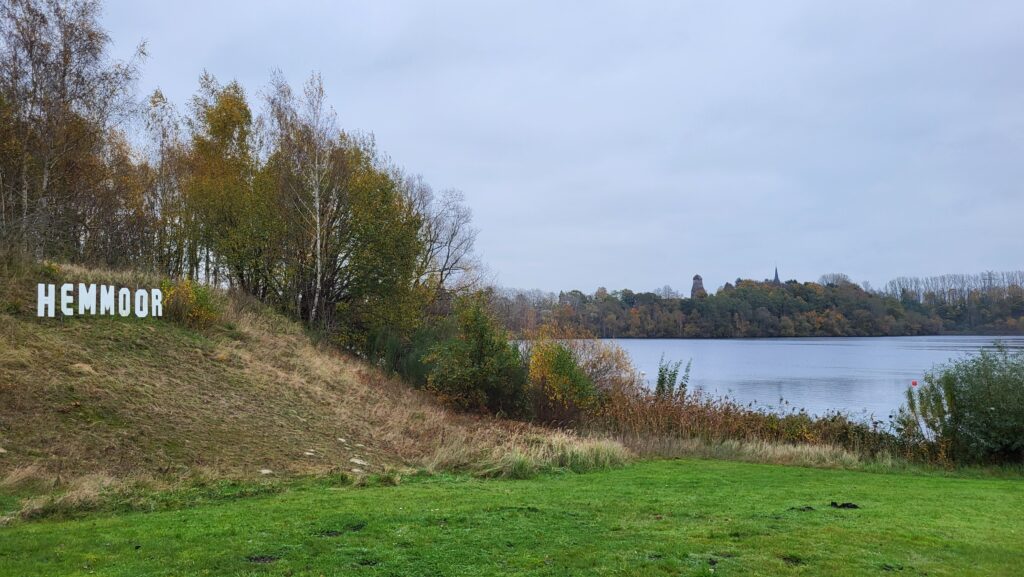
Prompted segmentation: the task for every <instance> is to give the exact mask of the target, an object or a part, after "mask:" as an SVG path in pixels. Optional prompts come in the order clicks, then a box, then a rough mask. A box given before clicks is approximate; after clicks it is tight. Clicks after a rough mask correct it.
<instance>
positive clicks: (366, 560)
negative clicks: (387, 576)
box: [356, 557, 380, 567]
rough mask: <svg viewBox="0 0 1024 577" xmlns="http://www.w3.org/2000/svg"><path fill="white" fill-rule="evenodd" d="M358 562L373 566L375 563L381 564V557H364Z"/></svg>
mask: <svg viewBox="0 0 1024 577" xmlns="http://www.w3.org/2000/svg"><path fill="white" fill-rule="evenodd" d="M356 564H358V565H359V566H360V567H373V566H375V565H379V564H380V559H373V558H370V557H363V558H362V559H360V560H358V561H356Z"/></svg>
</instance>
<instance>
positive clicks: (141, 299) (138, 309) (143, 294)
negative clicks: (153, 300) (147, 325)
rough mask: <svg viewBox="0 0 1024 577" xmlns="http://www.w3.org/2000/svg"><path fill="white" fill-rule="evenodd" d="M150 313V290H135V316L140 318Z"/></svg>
mask: <svg viewBox="0 0 1024 577" xmlns="http://www.w3.org/2000/svg"><path fill="white" fill-rule="evenodd" d="M148 314H149V292H147V291H146V290H145V289H139V290H137V291H135V316H137V317H139V318H140V319H144V318H146V315H148Z"/></svg>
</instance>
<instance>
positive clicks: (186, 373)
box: [0, 266, 626, 500]
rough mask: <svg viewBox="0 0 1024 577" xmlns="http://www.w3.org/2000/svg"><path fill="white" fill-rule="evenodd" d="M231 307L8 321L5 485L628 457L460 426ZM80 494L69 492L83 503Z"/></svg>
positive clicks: (0, 469)
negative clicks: (186, 316)
mask: <svg viewBox="0 0 1024 577" xmlns="http://www.w3.org/2000/svg"><path fill="white" fill-rule="evenodd" d="M52 274H54V275H55V276H58V277H60V278H63V279H67V280H68V281H69V282H78V281H82V282H106V283H111V282H113V283H118V284H126V285H132V284H133V283H140V284H147V283H154V282H157V281H158V279H153V278H150V277H146V276H145V275H136V274H134V273H112V272H103V271H91V270H87V269H82V268H78V267H66V266H61V267H56V268H55V270H54V271H53V272H52ZM32 282H35V281H32ZM221 298H223V299H224V301H223V305H224V306H223V307H222V310H223V313H222V317H223V318H222V319H220V321H219V322H218V323H217V324H216V325H215V326H213V327H211V328H210V329H208V330H206V331H203V332H196V331H193V330H189V329H187V328H183V327H180V326H176V325H174V324H172V323H169V322H167V321H166V320H162V319H117V318H100V317H94V318H71V319H36V318H34V315H30V314H26V313H25V312H24V311H23V312H21V313H12V312H6V313H5V312H2V311H0V423H2V427H0V447H2V448H4V449H5V450H6V453H4V454H2V455H0V475H8V476H10V475H16V474H18V473H16V472H17V471H23V473H20V474H22V475H25V473H24V471H28V470H31V471H33V475H37V476H39V477H41V478H43V479H49V480H50V481H49V482H50V483H54V482H57V481H58V480H65V481H61V482H63V483H64V484H65V487H66V486H67V483H71V482H72V481H68V480H71V479H78V478H83V477H85V478H88V477H87V476H89V475H104V476H106V477H113V478H119V479H129V478H136V477H140V476H142V477H145V476H153V477H160V478H174V477H179V478H183V477H188V476H190V475H194V474H195V473H196V471H204V474H209V475H213V476H219V477H232V478H239V477H240V478H247V477H253V478H259V477H261V473H260V471H261V470H263V469H269V470H271V471H273V475H274V476H275V477H280V476H289V475H306V474H322V473H327V472H332V471H347V470H350V469H352V468H357V466H356V465H353V464H351V463H350V459H353V458H355V459H360V460H362V461H366V462H368V463H369V465H368V466H366V467H358V468H362V469H365V470H367V472H375V473H379V472H381V471H385V470H391V469H394V470H398V469H400V468H408V467H412V468H424V469H430V470H441V469H444V470H464V471H472V472H480V473H486V474H503V473H501V470H502V467H501V466H500V464H501V463H502V462H503V459H505V460H507V459H509V458H510V457H506V456H505V455H509V454H515V455H518V456H526V458H528V459H529V460H530V461H531V463H532V464H531V465H530V468H531V469H532V470H544V469H546V468H553V467H561V466H565V467H568V468H579V469H581V468H583V467H582V465H581V463H583V462H586V461H587V460H588V459H589V461H590V462H591V463H592V464H593V465H595V466H597V465H602V464H605V465H612V464H615V463H618V462H621V461H623V460H624V459H625V458H626V451H625V449H623V448H622V447H621V446H618V445H616V444H610V443H608V442H607V441H603V442H602V441H594V440H592V439H588V438H582V437H580V436H578V435H571V434H568V433H553V432H551V431H550V430H548V429H542V428H538V427H532V426H528V425H524V424H521V423H513V422H508V421H502V420H499V419H493V418H483V417H473V416H466V415H459V414H454V413H452V412H451V411H449V410H447V409H445V408H444V407H442V406H440V405H439V404H438V403H437V402H435V401H434V400H433V399H432V398H431V397H429V396H428V395H426V394H425V393H422V392H420V391H416V390H413V389H411V388H409V387H407V386H406V385H404V384H402V383H400V382H398V381H396V380H394V379H392V378H389V377H387V376H385V375H384V374H382V373H381V372H380V371H378V370H376V369H374V368H373V367H370V366H368V365H367V364H365V363H364V362H362V361H359V360H357V359H354V358H352V357H350V356H347V355H344V354H342V353H340V352H338V351H337V350H334V349H332V348H330V347H326V346H318V345H316V344H314V342H313V341H311V340H310V339H309V338H308V337H307V336H306V334H305V333H304V331H303V329H302V327H301V326H299V325H298V324H297V323H294V322H292V321H289V320H288V319H285V318H283V317H282V316H280V315H278V314H275V313H273V312H271V311H269V310H267V308H266V307H264V306H263V305H262V304H260V303H258V302H256V301H254V300H253V299H251V298H249V297H246V296H244V295H231V296H230V297H227V296H223V297H221ZM31 312H34V310H32V311H31ZM602 455H603V456H602ZM608 455H614V456H608ZM517 474H518V473H517ZM74 482H77V481H74ZM83 491H84V489H83ZM72 493H73V492H72V491H65V493H64V494H65V495H71V496H67V497H66V498H67V499H79V498H81V499H83V500H84V499H85V498H86V493H84V492H83V493H81V494H77V495H72Z"/></svg>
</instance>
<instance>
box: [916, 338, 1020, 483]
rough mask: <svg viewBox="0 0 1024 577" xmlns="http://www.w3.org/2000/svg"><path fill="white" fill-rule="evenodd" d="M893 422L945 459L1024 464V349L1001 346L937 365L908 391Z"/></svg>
mask: <svg viewBox="0 0 1024 577" xmlns="http://www.w3.org/2000/svg"><path fill="white" fill-rule="evenodd" d="M897 422H898V427H899V428H898V430H899V432H900V433H901V434H902V436H903V437H904V438H905V439H908V440H910V441H924V442H930V443H933V444H934V446H935V447H936V450H937V452H938V456H939V458H940V459H943V460H953V461H962V462H1018V463H1019V462H1024V352H1018V353H1015V354H1011V353H1010V352H1008V351H1007V350H1006V349H1005V348H1002V347H1000V348H998V349H997V350H996V351H995V352H990V351H981V353H979V354H978V355H977V356H974V357H968V358H964V359H961V360H958V361H954V362H952V363H949V364H946V365H940V366H938V367H937V368H936V369H934V370H933V371H931V372H929V373H928V374H927V375H925V378H924V383H922V385H921V386H920V387H918V388H917V390H916V391H915V390H913V389H911V390H909V391H907V404H906V405H905V406H904V407H903V408H901V409H900V414H899V417H898V419H897Z"/></svg>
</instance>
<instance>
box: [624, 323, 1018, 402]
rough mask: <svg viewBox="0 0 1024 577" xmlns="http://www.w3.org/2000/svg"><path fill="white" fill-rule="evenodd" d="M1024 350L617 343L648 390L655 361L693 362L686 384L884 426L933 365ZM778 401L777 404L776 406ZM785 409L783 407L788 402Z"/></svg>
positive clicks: (938, 343) (961, 340)
mask: <svg viewBox="0 0 1024 577" xmlns="http://www.w3.org/2000/svg"><path fill="white" fill-rule="evenodd" d="M995 341H999V342H1001V343H1003V344H1004V345H1005V346H1006V347H1007V348H1010V349H1024V337H983V336H966V337H965V336H941V337H856V338H854V337H851V338H845V337H829V338H799V339H721V340H703V339H642V340H641V339H617V340H615V341H614V342H615V343H617V344H618V345H619V346H621V347H622V348H624V349H625V350H626V351H627V352H628V353H629V355H630V357H632V359H633V363H634V364H635V365H636V367H637V368H638V369H639V370H641V371H644V372H645V373H646V377H647V380H648V382H649V383H651V384H652V386H653V382H654V380H655V379H656V378H657V374H658V360H659V359H660V358H661V356H662V355H664V356H665V359H666V360H681V361H683V366H684V367H685V366H686V361H688V360H690V359H692V360H693V366H692V368H691V372H690V386H691V387H697V388H700V389H703V390H704V391H706V392H708V393H710V394H711V395H713V396H716V397H722V396H728V397H730V398H732V399H734V400H736V401H739V402H741V403H743V404H748V403H749V404H752V405H754V406H755V407H758V408H761V409H764V410H780V409H781V410H790V409H793V408H795V409H800V408H802V409H805V410H807V411H808V412H809V413H811V414H815V415H820V414H823V413H825V412H826V411H830V410H839V411H844V412H846V413H848V414H850V415H851V416H853V417H855V418H859V419H866V418H868V417H870V416H872V415H873V416H874V418H876V419H879V420H882V421H887V420H888V418H889V415H890V414H894V413H895V411H896V410H897V409H898V408H899V407H900V405H901V404H903V401H904V399H905V398H906V397H905V395H906V390H907V389H908V388H910V382H911V380H914V379H916V380H918V381H921V380H922V378H923V377H924V374H925V372H927V371H928V370H929V369H931V368H932V366H934V365H935V364H937V363H944V362H946V361H948V360H950V359H956V358H961V357H963V356H965V355H968V354H971V353H976V352H978V351H979V350H980V349H982V348H986V347H992V346H993V343H994V342H995ZM780 399H782V401H780ZM787 403H788V404H787Z"/></svg>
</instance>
